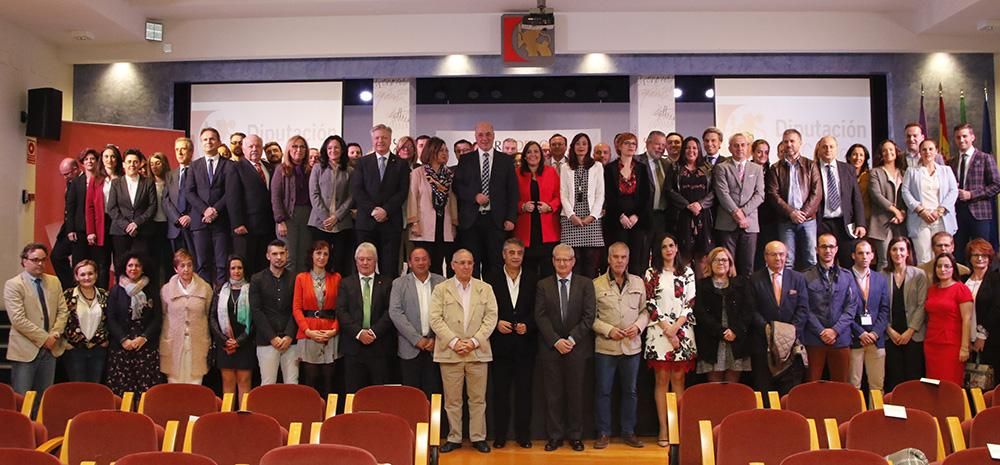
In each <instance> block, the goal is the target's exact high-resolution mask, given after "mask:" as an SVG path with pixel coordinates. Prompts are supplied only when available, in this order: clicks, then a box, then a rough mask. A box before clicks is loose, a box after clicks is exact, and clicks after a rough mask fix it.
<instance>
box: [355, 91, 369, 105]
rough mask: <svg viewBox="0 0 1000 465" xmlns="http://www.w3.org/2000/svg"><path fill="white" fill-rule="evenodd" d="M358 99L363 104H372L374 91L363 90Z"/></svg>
mask: <svg viewBox="0 0 1000 465" xmlns="http://www.w3.org/2000/svg"><path fill="white" fill-rule="evenodd" d="M358 97H359V98H360V99H361V101H362V102H365V103H368V102H371V101H372V91H370V90H363V91H361V93H360V94H358Z"/></svg>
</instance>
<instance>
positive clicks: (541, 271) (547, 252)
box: [524, 242, 557, 279]
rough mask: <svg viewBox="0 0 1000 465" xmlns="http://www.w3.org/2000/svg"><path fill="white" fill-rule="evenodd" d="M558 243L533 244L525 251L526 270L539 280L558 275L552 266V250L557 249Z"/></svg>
mask: <svg viewBox="0 0 1000 465" xmlns="http://www.w3.org/2000/svg"><path fill="white" fill-rule="evenodd" d="M556 244H557V243H556V242H545V243H541V244H537V245H535V244H532V245H531V246H530V247H526V248H525V249H524V268H525V269H526V270H528V271H530V272H532V273H534V275H535V276H536V277H537V278H538V279H542V278H546V277H549V276H552V275H554V274H556V270H555V267H554V266H553V265H552V249H554V248H555V247H556Z"/></svg>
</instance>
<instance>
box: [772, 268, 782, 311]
mask: <svg viewBox="0 0 1000 465" xmlns="http://www.w3.org/2000/svg"><path fill="white" fill-rule="evenodd" d="M771 289H773V290H774V301H775V302H776V303H777V304H778V305H781V275H780V274H778V273H771Z"/></svg>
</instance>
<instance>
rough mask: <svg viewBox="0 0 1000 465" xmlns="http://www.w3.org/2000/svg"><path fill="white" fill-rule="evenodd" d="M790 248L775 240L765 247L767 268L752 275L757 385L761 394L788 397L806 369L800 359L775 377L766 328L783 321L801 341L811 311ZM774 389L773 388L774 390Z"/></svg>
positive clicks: (753, 354)
mask: <svg viewBox="0 0 1000 465" xmlns="http://www.w3.org/2000/svg"><path fill="white" fill-rule="evenodd" d="M787 260H788V248H787V247H785V244H784V243H782V242H778V241H773V242H770V243H768V244H767V246H765V247H764V263H765V264H766V265H767V266H766V267H765V268H763V269H760V270H757V271H756V272H754V273H753V274H752V275H751V278H750V279H751V284H752V286H753V294H754V308H755V309H756V312H755V313H754V315H753V327H752V329H751V333H750V337H751V338H753V341H754V342H753V343H752V344H751V349H752V350H751V352H750V357H751V365H752V367H753V386H754V389H755V390H757V391H760V392H765V391H769V390H777V391H778V392H780V393H782V394H784V393H787V392H788V391H789V390H790V389H791V388H793V387H795V386H796V385H797V384H799V383H801V382H802V376H803V374H804V371H805V370H804V366H803V365H802V361H801V360H800V359H798V358H796V360H795V361H794V362H793V364H792V366H791V367H790V368H788V370H786V371H785V372H784V373H782V374H781V375H780V376H779V377H777V378H775V377H773V376H772V375H771V371H770V369H769V368H768V364H767V344H768V342H767V336H766V332H765V327H766V326H767V325H768V324H769V323H771V322H772V321H780V322H783V323H788V324H792V325H794V326H795V332H796V335H797V338H799V339H801V337H802V332H803V331H804V329H805V324H806V316H807V313H808V312H809V291H808V288H807V287H806V278H805V277H804V276H802V273H799V272H797V271H793V270H791V269H788V268H786V266H785V262H786V261H787ZM772 386H773V387H772Z"/></svg>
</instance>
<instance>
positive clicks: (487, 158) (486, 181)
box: [482, 152, 490, 195]
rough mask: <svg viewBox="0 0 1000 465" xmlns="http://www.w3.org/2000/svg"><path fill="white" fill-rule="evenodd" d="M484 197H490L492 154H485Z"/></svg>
mask: <svg viewBox="0 0 1000 465" xmlns="http://www.w3.org/2000/svg"><path fill="white" fill-rule="evenodd" d="M482 180H483V195H490V154H489V153H488V152H487V153H484V154H483V177H482Z"/></svg>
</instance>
